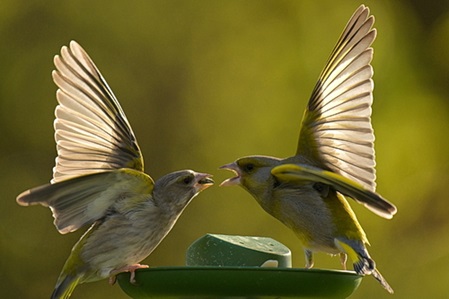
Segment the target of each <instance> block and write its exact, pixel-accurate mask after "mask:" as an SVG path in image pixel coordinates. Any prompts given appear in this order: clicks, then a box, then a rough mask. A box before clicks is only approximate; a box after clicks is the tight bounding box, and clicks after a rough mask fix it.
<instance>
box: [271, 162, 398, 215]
mask: <svg viewBox="0 0 449 299" xmlns="http://www.w3.org/2000/svg"><path fill="white" fill-rule="evenodd" d="M271 173H272V174H273V175H274V176H275V177H276V178H277V179H279V180H280V181H290V182H294V181H312V182H320V183H324V184H326V185H330V186H332V187H333V188H334V189H335V190H337V191H338V192H340V193H341V194H343V195H346V196H349V197H351V198H353V199H354V200H356V201H357V202H359V203H361V204H363V205H364V206H365V207H367V208H368V209H369V210H370V211H372V212H374V213H376V214H377V215H379V216H381V217H384V218H387V219H391V218H393V215H394V214H396V212H397V209H396V207H395V206H394V205H393V204H392V203H390V202H388V201H387V200H386V199H384V198H382V197H381V196H380V195H379V194H377V193H375V192H372V191H370V190H368V189H366V188H364V187H363V186H362V185H360V184H358V183H356V182H354V181H352V180H350V179H347V178H345V177H344V176H341V175H339V174H336V173H334V172H331V171H326V170H322V169H319V168H316V167H313V166H309V165H305V164H283V165H280V166H277V167H274V168H273V169H272V170H271Z"/></svg>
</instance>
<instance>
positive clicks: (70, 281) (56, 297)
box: [51, 274, 80, 299]
mask: <svg viewBox="0 0 449 299" xmlns="http://www.w3.org/2000/svg"><path fill="white" fill-rule="evenodd" d="M79 281H80V276H77V275H62V274H61V276H60V277H59V279H58V282H57V283H56V287H55V290H54V291H53V294H51V299H68V298H70V295H72V292H73V290H74V289H75V287H76V286H77V285H78V283H79Z"/></svg>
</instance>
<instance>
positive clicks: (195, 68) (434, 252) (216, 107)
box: [0, 0, 449, 299]
mask: <svg viewBox="0 0 449 299" xmlns="http://www.w3.org/2000/svg"><path fill="white" fill-rule="evenodd" d="M361 3H362V2H360V1H344V2H343V1H339V2H337V1H330V0H329V1H293V0H292V1H288V0H285V1H275V0H272V1H206V0H204V1H171V0H170V1H165V0H161V1H115V0H112V1H107V2H104V1H102V2H98V1H85V0H84V1H56V0H51V1H13V0H2V1H1V3H0V41H1V45H0V134H1V135H0V137H1V139H0V166H1V167H0V187H1V190H2V195H1V201H0V220H1V226H0V233H1V238H0V270H1V271H0V297H1V298H37V299H40V298H48V297H49V296H50V294H51V292H52V290H53V287H54V284H55V282H56V279H57V277H58V275H59V272H60V270H61V268H62V266H63V264H64V262H65V259H66V258H67V257H68V255H69V252H70V249H71V248H72V246H73V244H74V243H75V242H76V241H77V240H78V238H79V237H80V236H81V234H82V232H81V231H80V232H75V233H72V234H68V235H60V234H59V233H58V232H57V231H56V229H55V228H54V226H53V223H52V222H53V219H52V217H51V212H50V210H49V209H46V208H43V207H37V206H36V207H28V208H24V207H20V206H18V205H17V204H16V202H15V197H16V196H17V195H18V194H19V193H20V192H22V191H24V190H25V189H28V188H30V187H34V186H37V185H41V184H44V183H47V182H49V180H50V179H51V175H52V167H53V166H54V158H55V155H56V150H55V144H54V140H53V127H52V122H53V119H54V116H53V111H54V108H55V105H56V99H55V91H56V87H55V85H54V84H53V82H52V79H51V71H52V69H53V62H52V58H53V56H54V55H55V54H56V53H57V52H58V51H59V50H60V47H61V46H63V45H67V44H68V42H69V41H70V40H72V39H75V40H77V41H78V42H79V43H80V44H81V45H82V46H83V47H84V48H85V49H86V51H87V52H88V53H89V54H90V56H91V57H92V58H93V60H94V61H95V63H96V64H97V66H98V67H99V69H100V70H101V71H102V73H103V75H104V76H105V78H106V80H107V81H108V83H109V85H110V86H111V88H112V89H113V91H114V92H115V94H116V96H117V97H118V99H119V101H120V102H121V104H122V106H123V109H124V110H125V112H126V115H127V117H128V119H129V121H130V123H131V125H132V127H133V129H134V132H135V134H136V135H137V138H138V141H139V144H140V146H141V148H142V151H143V154H144V157H145V169H146V171H147V172H148V173H149V174H150V175H151V176H152V177H153V178H155V179H157V178H159V177H160V176H162V175H163V174H166V173H168V172H171V171H174V170H178V169H184V168H192V169H195V170H198V171H202V172H210V173H213V174H214V175H215V179H216V181H217V183H219V182H221V181H222V180H223V179H225V178H227V177H229V175H230V173H228V172H225V171H221V170H218V167H219V166H220V165H223V164H225V163H229V162H231V161H233V160H235V159H236V158H238V157H241V156H244V155H249V154H265V155H274V156H278V157H285V156H289V155H292V154H293V153H294V152H295V150H296V142H297V138H298V128H299V123H300V120H301V117H302V113H303V109H304V108H305V105H306V103H307V100H308V96H309V95H310V93H311V91H312V89H313V86H314V84H315V80H316V78H317V77H318V75H319V72H320V71H321V69H322V67H323V66H324V63H325V61H326V60H327V58H328V55H329V54H330V52H331V50H332V48H333V46H334V44H335V42H336V41H337V38H338V36H339V34H340V33H341V31H342V30H343V27H344V25H345V24H346V22H347V20H348V19H349V17H350V16H351V14H352V13H353V11H354V10H355V9H356V8H357V7H358V6H359V5H360V4H361ZM431 3H432V4H430V3H429V2H428V1H419V0H414V1H365V2H364V4H366V5H368V6H369V7H370V8H371V11H372V13H373V14H374V15H375V17H376V25H375V26H376V28H377V29H378V38H377V40H376V41H375V43H374V49H375V57H374V61H373V66H374V69H375V75H374V80H375V90H374V105H373V118H372V119H373V125H374V129H375V133H376V155H377V175H378V178H377V183H378V189H377V190H378V192H380V193H381V194H382V195H383V196H384V197H385V198H387V199H389V200H390V201H392V202H393V203H395V204H396V205H397V206H398V209H399V212H398V214H397V215H396V217H395V218H394V219H393V220H390V221H388V220H384V219H381V218H379V217H377V216H376V215H374V214H372V213H370V212H369V211H368V210H366V209H364V208H363V207H361V206H360V205H358V204H356V203H354V202H351V205H352V206H353V208H354V209H355V211H356V213H357V215H358V218H359V220H360V222H361V223H362V225H363V226H364V228H365V230H366V232H367V234H368V237H369V239H370V242H371V244H372V246H371V248H370V252H371V254H372V256H373V257H374V259H375V260H376V261H377V264H378V267H379V269H380V271H381V272H382V273H383V274H384V276H385V277H386V278H387V280H388V281H389V282H390V283H391V285H392V286H393V288H394V289H395V291H396V294H395V298H424V297H426V298H441V297H442V296H443V294H447V293H448V292H449V285H448V283H447V281H448V278H449V277H448V269H449V233H448V232H449V204H448V197H447V191H444V190H446V187H447V184H448V182H449V154H448V153H449V141H448V137H449V133H448V128H449V100H448V98H447V97H448V96H447V95H448V93H449V76H448V74H449V54H448V53H449V2H448V1H438V3H437V2H435V1H433V2H431ZM208 232H210V233H225V234H239V235H258V236H268V237H272V238H274V239H277V240H278V241H280V242H282V243H284V244H285V245H287V246H288V247H289V248H290V249H291V250H292V254H293V264H294V266H295V267H303V265H304V258H303V253H302V249H301V246H300V244H299V241H298V240H297V238H296V237H295V236H294V234H293V233H292V232H291V231H290V230H288V229H287V228H285V227H284V226H283V225H281V224H280V223H278V222H277V220H275V219H273V218H271V217H270V216H269V215H267V214H265V213H264V212H263V211H262V209H261V208H260V207H259V206H258V205H257V203H256V202H255V200H253V199H252V198H251V197H250V195H249V194H248V193H246V192H245V191H244V190H243V189H241V188H237V187H235V188H219V187H218V184H217V185H216V186H214V187H213V188H210V189H208V190H207V191H205V192H204V193H202V194H200V195H199V196H198V197H197V198H196V199H195V200H194V201H193V202H192V204H191V205H190V206H189V207H188V208H187V209H186V210H185V212H184V214H183V215H182V217H181V218H180V220H179V221H178V223H177V225H176V226H175V228H174V229H173V231H172V233H171V234H170V235H169V236H168V237H167V238H166V239H165V241H163V242H162V244H161V245H160V246H159V247H158V248H157V250H156V251H155V252H154V253H153V254H152V255H151V256H150V257H149V258H148V259H146V260H145V263H148V264H149V265H150V266H179V265H183V264H184V262H185V259H184V254H185V250H186V248H187V247H188V246H189V244H191V243H192V242H193V241H194V240H196V239H197V238H199V237H201V236H202V235H204V234H206V233H208ZM315 258H316V262H315V266H316V267H318V268H335V269H339V268H340V264H339V259H338V258H336V257H334V258H332V257H329V256H327V255H325V254H317V255H316V257H315ZM73 297H74V298H100V299H101V298H127V296H126V295H125V294H124V293H123V292H122V291H121V289H120V288H119V287H118V286H113V287H111V286H109V285H108V284H107V281H106V280H104V281H99V282H96V283H90V284H84V285H81V286H79V287H77V289H76V290H75V292H74V296H73ZM351 298H392V297H390V296H389V295H388V294H387V293H386V292H385V291H384V290H383V289H382V288H381V287H380V286H379V285H378V283H377V282H376V281H375V280H374V279H373V278H372V277H366V278H365V279H363V282H362V285H361V286H360V288H359V289H358V290H357V291H356V293H355V294H354V295H353V296H352V297H351Z"/></svg>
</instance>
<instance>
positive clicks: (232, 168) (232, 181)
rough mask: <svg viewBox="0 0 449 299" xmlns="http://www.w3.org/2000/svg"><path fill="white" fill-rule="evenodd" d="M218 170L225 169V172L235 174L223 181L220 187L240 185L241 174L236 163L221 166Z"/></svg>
mask: <svg viewBox="0 0 449 299" xmlns="http://www.w3.org/2000/svg"><path fill="white" fill-rule="evenodd" d="M220 169H226V170H229V171H232V172H233V173H234V174H235V176H234V177H232V178H229V179H227V180H224V181H223V182H222V183H221V184H220V187H222V186H235V185H240V179H241V178H242V177H241V175H242V173H241V171H240V168H239V166H238V165H237V163H235V162H233V163H229V164H226V165H223V166H221V167H220Z"/></svg>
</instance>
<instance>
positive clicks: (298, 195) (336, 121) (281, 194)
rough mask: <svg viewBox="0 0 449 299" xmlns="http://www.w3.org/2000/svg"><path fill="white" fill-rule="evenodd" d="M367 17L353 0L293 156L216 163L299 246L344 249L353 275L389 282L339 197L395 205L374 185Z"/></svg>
mask: <svg viewBox="0 0 449 299" xmlns="http://www.w3.org/2000/svg"><path fill="white" fill-rule="evenodd" d="M373 24H374V17H373V16H372V15H370V12H369V9H368V8H367V7H365V6H363V5H362V6H360V7H359V8H358V9H357V10H356V11H355V13H354V14H353V16H352V17H351V19H350V20H349V22H348V24H347V25H346V27H345V29H344V31H343V33H342V35H341V37H340V39H339V40H338V42H337V44H336V46H335V48H334V50H333V51H332V54H331V56H330V58H329V60H328V62H327V64H326V66H325V67H324V70H323V71H322V73H321V75H320V76H319V79H318V83H317V84H316V86H315V88H314V90H313V92H312V96H311V98H310V100H309V102H308V104H307V108H306V110H305V113H304V116H303V120H302V124H301V128H300V136H299V141H298V147H297V152H296V154H295V156H293V157H289V158H285V159H279V158H274V157H268V156H248V157H243V158H240V159H238V160H236V161H235V162H233V163H230V164H227V165H224V166H222V167H221V168H223V169H227V170H230V171H232V172H234V173H235V175H236V176H235V177H232V178H229V179H227V180H225V181H224V182H223V183H222V184H221V186H231V185H240V186H242V187H243V188H244V189H245V190H247V191H248V192H249V193H250V194H251V195H252V196H253V197H254V198H255V199H256V200H257V202H258V203H259V204H260V206H261V207H262V208H263V209H264V210H265V211H266V212H268V213H269V214H271V215H272V216H274V217H275V218H277V219H278V220H280V221H281V222H282V223H284V224H285V225H286V226H287V227H289V228H290V229H292V230H293V231H294V232H295V234H296V235H297V236H298V238H299V239H300V241H301V243H302V245H303V247H304V252H305V258H306V268H311V267H313V256H312V254H313V253H314V252H325V253H329V254H332V255H336V254H339V255H340V257H341V262H342V265H343V267H344V268H345V265H346V259H347V256H349V258H350V259H351V260H352V262H353V266H354V270H355V271H356V272H357V273H358V274H360V275H368V274H372V275H373V276H374V277H375V278H376V279H377V280H378V281H379V282H380V283H381V285H382V286H383V287H384V288H385V289H386V290H387V291H388V292H390V293H393V289H392V288H391V287H390V285H389V284H388V283H387V281H386V280H385V279H384V278H383V277H382V275H381V274H380V272H379V271H378V270H377V268H376V264H375V262H374V260H373V259H372V258H371V257H370V255H369V253H368V251H367V248H366V245H367V244H369V243H368V239H367V237H366V234H365V232H364V231H363V229H362V227H361V226H360V224H359V222H358V220H357V218H356V215H355V214H354V212H353V211H352V209H351V207H350V206H349V204H348V202H347V201H346V197H350V198H352V199H354V200H356V201H357V202H359V203H361V204H363V205H364V206H366V207H367V208H368V209H370V210H371V211H373V212H374V213H376V214H377V215H379V216H381V217H384V218H387V219H390V218H392V217H393V215H394V214H395V213H396V207H395V206H394V205H393V204H391V203H389V202H388V201H386V200H385V199H384V198H382V197H381V196H380V195H379V194H377V193H376V192H375V188H376V184H375V176H376V175H375V168H374V167H375V156H374V146H373V142H374V134H373V129H372V125H371V104H372V101H373V95H372V91H373V80H372V76H373V68H372V66H371V60H372V57H373V49H372V48H371V44H372V42H373V41H374V39H375V37H376V29H374V28H373Z"/></svg>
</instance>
